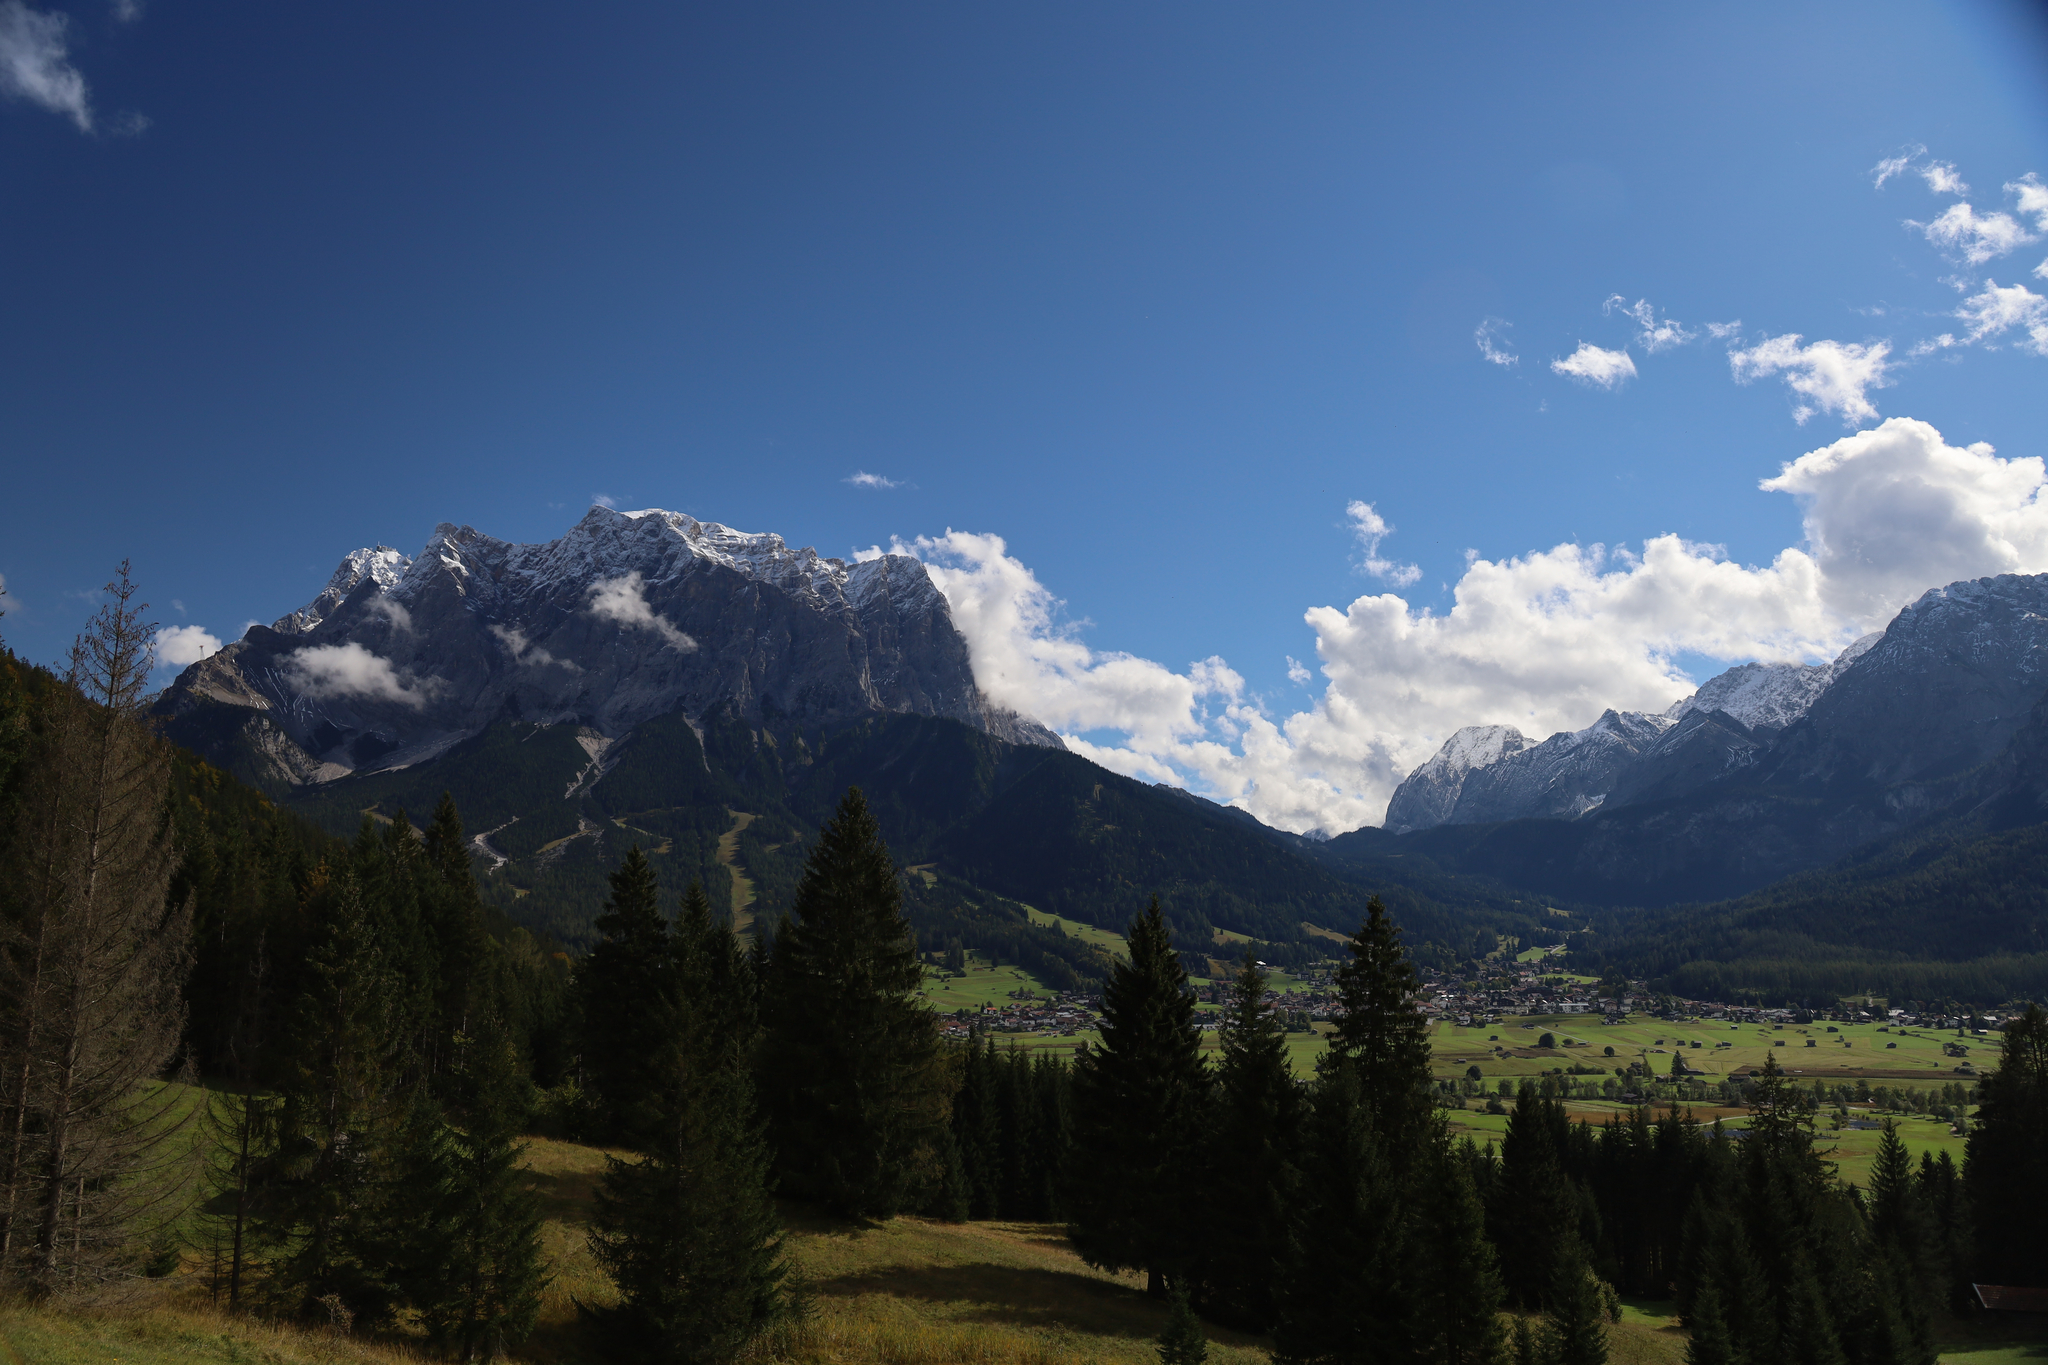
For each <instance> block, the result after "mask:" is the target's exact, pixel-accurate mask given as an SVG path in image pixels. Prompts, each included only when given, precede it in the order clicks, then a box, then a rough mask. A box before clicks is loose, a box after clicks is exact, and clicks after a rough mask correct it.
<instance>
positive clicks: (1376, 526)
mask: <svg viewBox="0 0 2048 1365" xmlns="http://www.w3.org/2000/svg"><path fill="white" fill-rule="evenodd" d="M1344 515H1345V516H1347V517H1349V518H1351V534H1352V535H1354V536H1356V537H1357V538H1358V549H1359V552H1360V553H1361V554H1363V555H1364V556H1365V557H1364V558H1363V559H1361V560H1360V561H1359V564H1358V567H1359V568H1361V569H1363V570H1364V571H1365V572H1366V573H1369V574H1371V575H1372V576H1373V577H1374V578H1377V579H1380V580H1381V581H1383V582H1387V583H1392V584H1393V585H1394V586H1395V587H1397V588H1405V587H1407V586H1409V585H1410V584H1411V583H1414V582H1415V581H1416V580H1417V579H1419V578H1421V577H1422V570H1421V569H1419V568H1417V567H1416V566H1415V565H1413V564H1397V563H1395V562H1394V561H1393V560H1391V559H1383V558H1381V557H1380V542H1381V541H1383V540H1385V539H1386V538H1387V537H1388V536H1390V535H1392V534H1393V532H1394V528H1393V527H1391V526H1389V525H1387V522H1386V519H1385V518H1384V517H1382V516H1381V515H1380V514H1379V513H1378V512H1375V511H1374V510H1373V507H1372V504H1371V503H1369V502H1352V503H1349V504H1347V505H1346V506H1345V508H1344Z"/></svg>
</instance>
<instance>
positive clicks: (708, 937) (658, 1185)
mask: <svg viewBox="0 0 2048 1365" xmlns="http://www.w3.org/2000/svg"><path fill="white" fill-rule="evenodd" d="M675 938H676V957H677V968H678V971H677V975H678V980H679V989H678V991H677V992H676V993H675V995H674V996H673V997H672V1003H671V1004H670V1005H669V1006H668V1007H667V1008H666V1010H665V1013H664V1017H663V1018H662V1020H661V1021H659V1022H660V1025H661V1032H662V1038H663V1041H662V1043H661V1045H660V1048H659V1051H658V1054H657V1056H656V1057H655V1058H654V1059H653V1061H654V1074H655V1078H656V1082H657V1084H656V1087H655V1090H654V1093H655V1095H656V1096H657V1097H658V1098H657V1103H656V1123H655V1126H654V1128H653V1131H652V1135H651V1140H650V1141H649V1142H648V1144H647V1148H646V1155H645V1156H644V1157H642V1158H641V1159H640V1160H638V1161H634V1162H625V1161H620V1160H617V1159H615V1158H614V1159H611V1160H609V1161H607V1163H606V1171H605V1178H604V1184H603V1186H602V1188H601V1189H600V1191H599V1195H598V1211H597V1219H596V1224H597V1226H596V1230H595V1232H594V1233H593V1235H592V1238H591V1244H592V1249H593V1250H594V1251H595V1253H596V1255H597V1259H598V1261H599V1263H600V1264H601V1265H602V1266H603V1267H604V1269H605V1271H606V1272H607V1273H608V1274H609V1275H610V1276H611V1277H612V1279H613V1281H614V1282H615V1283H616V1284H617V1285H618V1289H619V1298H620V1302H619V1304H618V1306H617V1307H616V1308H610V1309H603V1310H596V1311H595V1312H594V1314H593V1316H595V1317H596V1318H597V1320H598V1326H599V1329H600V1332H601V1333H602V1335H604V1336H605V1338H606V1339H607V1341H608V1342H609V1344H610V1347H611V1352H612V1358H616V1359H621V1360H634V1361H646V1362H658V1363H659V1365H716V1363H717V1362H725V1361H730V1360H732V1359H734V1358H735V1357H736V1356H738V1355H739V1354H740V1353H741V1352H742V1351H743V1350H744V1349H745V1348H746V1346H747V1345H748V1343H749V1342H750V1341H752V1340H753V1339H754V1338H755V1337H756V1336H758V1335H759V1334H760V1332H761V1331H763V1330H764V1329H765V1328H766V1327H767V1326H769V1325H770V1324H771V1323H772V1322H774V1321H775V1319H776V1318H777V1317H779V1316H780V1315H781V1314H783V1313H784V1312H785V1311H786V1310H787V1307H788V1303H789V1289H788V1286H787V1283H786V1281H787V1279H788V1275H789V1270H788V1264H787V1261H786V1258H785V1257H784V1254H783V1250H782V1234H781V1228H780V1224H779V1221H778V1218H777V1215H776V1211H775V1205H774V1201H773V1200H772V1198H771V1197H770V1193H769V1190H770V1185H769V1174H768V1152H767V1147H766V1144H765V1142H764V1139H763V1135H762V1130H761V1125H760V1121H759V1119H758V1118H757V1117H756V1115H755V1110H754V1105H753V1090H752V1084H751V1080H750V1077H749V1074H748V1068H747V1064H746V1056H747V1052H748V1049H749V1048H750V1047H751V1045H752V1043H753V1039H754V1033H755V1019H754V1014H753V1000H752V991H751V988H750V984H749V982H748V981H747V975H748V972H749V970H750V968H749V964H748V962H747V959H746V956H745V954H744V953H743V952H742V950H741V949H740V947H739V944H738V942H737V940H736V939H735V938H734V937H733V935H732V931H731V929H730V927H729V926H728V925H726V924H724V923H721V922H717V921H714V919H713V918H712V915H711V907H710V903H709V901H708V900H707V899H706V898H705V896H704V893H703V889H702V888H701V887H699V886H698V885H697V884H696V883H694V882H693V883H692V884H691V885H690V888H689V890H688V892H687V893H686V895H685V897H684V901H683V910H682V914H681V916H680V917H679V919H678V922H677V925H676V934H675Z"/></svg>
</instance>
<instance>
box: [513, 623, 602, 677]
mask: <svg viewBox="0 0 2048 1365" xmlns="http://www.w3.org/2000/svg"><path fill="white" fill-rule="evenodd" d="M491 634H492V635H493V636H495V637H496V638H497V641H498V643H499V644H501V645H503V646H505V652H506V653H508V654H510V655H511V656H512V662H513V663H515V664H518V665H520V666H521V667H523V668H549V667H553V668H566V669H568V670H569V671H570V672H571V673H581V672H582V671H583V669H582V667H581V666H580V665H578V664H577V663H576V661H575V660H573V659H558V658H556V657H555V656H554V655H552V654H550V653H549V652H548V651H547V650H545V649H543V648H542V647H541V646H539V645H537V644H534V643H533V642H532V641H531V640H529V639H527V638H526V632H525V631H523V630H521V629H520V628H519V627H518V626H497V625H494V626H492V627H491Z"/></svg>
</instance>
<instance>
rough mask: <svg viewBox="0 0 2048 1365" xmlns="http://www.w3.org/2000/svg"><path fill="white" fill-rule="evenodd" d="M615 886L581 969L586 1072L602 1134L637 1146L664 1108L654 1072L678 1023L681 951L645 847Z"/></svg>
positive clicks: (632, 853)
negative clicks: (675, 1016) (672, 936)
mask: <svg viewBox="0 0 2048 1365" xmlns="http://www.w3.org/2000/svg"><path fill="white" fill-rule="evenodd" d="M611 888H612V890H611V897H610V899H609V900H608V901H606V903H605V912H604V914H602V915H600V916H599V917H598V920H597V932H598V933H599V934H601V935H602V936H603V937H602V938H601V939H600V940H599V941H598V944H597V946H596V947H594V948H592V949H591V950H590V955H589V956H588V957H586V958H585V959H584V960H583V962H582V964H581V965H580V966H579V967H578V969H577V972H576V994H577V998H578V1000H579V1002H580V1004H581V1006H582V1018H583V1034H582V1044H583V1075H584V1077H585V1079H586V1080H587V1081H588V1083H589V1089H590V1091H591V1094H592V1098H593V1101H594V1103H595V1107H596V1111H597V1116H598V1117H597V1124H598V1128H599V1131H600V1134H601V1135H602V1136H603V1137H605V1138H606V1139H608V1140H610V1141H613V1142H618V1143H622V1144H624V1145H627V1146H637V1145H639V1144H641V1143H642V1142H645V1141H647V1140H648V1139H649V1138H650V1137H651V1135H652V1134H653V1132H654V1128H655V1124H656V1120H657V1115H658V1114H659V1111H660V1105H661V1100H660V1098H659V1095H658V1093H657V1092H658V1088H659V1081H658V1078H657V1076H656V1075H655V1072H654V1068H655V1066H656V1060H655V1059H656V1058H657V1057H659V1056H660V1055H661V1052H662V1048H663V1046H664V1044H665V1043H666V1041H667V1040H666V1037H665V1035H664V1032H663V1030H664V1029H666V1028H668V1027H670V1026H671V1024H672V1021H673V1014H674V996H675V990H676V983H675V948H674V944H673V943H672V942H671V941H670V937H669V926H668V922H667V921H666V920H664V919H663V918H662V914H661V906H660V904H659V902H658V887H657V884H656V879H655V873H654V868H653V866H652V865H651V864H649V863H648V861H647V855H646V854H645V853H642V852H641V851H640V846H639V845H638V844H634V845H633V847H632V848H631V849H630V850H628V852H627V853H626V857H625V861H624V862H622V863H621V864H620V865H619V869H618V871H616V872H614V873H612V875H611Z"/></svg>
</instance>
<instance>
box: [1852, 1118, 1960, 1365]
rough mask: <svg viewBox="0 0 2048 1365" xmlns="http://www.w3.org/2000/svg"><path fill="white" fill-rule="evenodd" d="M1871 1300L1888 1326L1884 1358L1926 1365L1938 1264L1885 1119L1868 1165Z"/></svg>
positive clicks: (1909, 1173) (1892, 1126)
mask: <svg viewBox="0 0 2048 1365" xmlns="http://www.w3.org/2000/svg"><path fill="white" fill-rule="evenodd" d="M1868 1213H1869V1221H1870V1235H1871V1241H1872V1242H1873V1243H1875V1250H1876V1253H1877V1254H1876V1255H1875V1256H1874V1257H1872V1258H1871V1272H1872V1277H1873V1280H1874V1283H1873V1286H1872V1291H1873V1296H1874V1297H1875V1298H1876V1299H1877V1301H1878V1302H1879V1303H1880V1304H1882V1305H1883V1306H1884V1307H1885V1309H1886V1315H1887V1318H1888V1319H1889V1321H1888V1322H1887V1327H1886V1331H1885V1333H1884V1335H1885V1336H1886V1337H1887V1338H1888V1339H1887V1341H1886V1342H1885V1344H1884V1348H1883V1355H1884V1356H1885V1357H1886V1358H1888V1359H1896V1360H1900V1361H1908V1362H1912V1365H1922V1363H1923V1362H1925V1363H1926V1365H1931V1363H1932V1361H1933V1360H1934V1357H1935V1350H1934V1314H1935V1311H1936V1310H1937V1308H1938V1307H1939V1304H1940V1300H1941V1297H1942V1269H1943V1268H1942V1264H1941V1259H1940V1257H1939V1254H1938V1248H1937V1246H1936V1239H1935V1236H1934V1227H1933V1222H1932V1220H1931V1219H1930V1218H1929V1216H1928V1213H1927V1209H1926V1207H1925V1205H1924V1204H1923V1202H1922V1199H1921V1195H1920V1189H1919V1186H1918V1185H1917V1184H1916V1183H1915V1181H1914V1179H1913V1165H1912V1161H1911V1158H1910V1157H1909V1156H1908V1155H1907V1152H1906V1144H1905V1142H1904V1141H1902V1140H1901V1139H1900V1137H1899V1127H1898V1124H1897V1123H1895V1122H1893V1121H1892V1120H1890V1119H1887V1120H1885V1124H1884V1133H1883V1135H1882V1136H1881V1137H1879V1139H1878V1144H1877V1158H1876V1160H1875V1161H1874V1162H1872V1163H1871V1170H1870V1200H1869V1204H1868Z"/></svg>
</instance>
